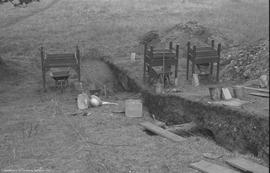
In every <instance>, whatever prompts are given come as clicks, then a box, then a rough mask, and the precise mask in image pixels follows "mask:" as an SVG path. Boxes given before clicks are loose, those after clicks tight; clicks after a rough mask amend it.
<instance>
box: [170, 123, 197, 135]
mask: <svg viewBox="0 0 270 173" xmlns="http://www.w3.org/2000/svg"><path fill="white" fill-rule="evenodd" d="M196 127H197V125H196V123H194V122H190V123H184V124H178V125H172V126H169V127H167V128H166V130H168V131H170V132H172V133H175V132H179V131H190V130H191V129H195V128H196Z"/></svg>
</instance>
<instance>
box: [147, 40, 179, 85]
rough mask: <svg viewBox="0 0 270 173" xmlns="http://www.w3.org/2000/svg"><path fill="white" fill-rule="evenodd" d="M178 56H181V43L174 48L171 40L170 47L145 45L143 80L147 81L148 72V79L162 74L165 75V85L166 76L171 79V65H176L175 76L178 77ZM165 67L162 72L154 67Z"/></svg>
mask: <svg viewBox="0 0 270 173" xmlns="http://www.w3.org/2000/svg"><path fill="white" fill-rule="evenodd" d="M178 57H179V45H176V48H173V43H172V42H170V45H169V49H154V48H153V47H152V46H150V49H148V45H147V44H145V45H144V65H143V80H144V81H145V78H146V72H148V76H149V78H148V81H150V80H151V78H154V79H157V78H159V77H160V76H162V77H163V82H164V86H165V80H166V77H167V79H168V80H169V78H168V77H169V75H170V74H171V71H170V69H171V66H175V71H174V76H175V78H177V73H178ZM157 66H159V67H163V71H162V72H157V71H156V70H155V69H154V68H153V67H157Z"/></svg>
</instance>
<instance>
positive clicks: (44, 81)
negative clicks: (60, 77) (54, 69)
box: [42, 70, 46, 92]
mask: <svg viewBox="0 0 270 173" xmlns="http://www.w3.org/2000/svg"><path fill="white" fill-rule="evenodd" d="M42 80H43V91H44V92H46V76H45V71H44V70H42Z"/></svg>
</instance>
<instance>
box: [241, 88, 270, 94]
mask: <svg viewBox="0 0 270 173" xmlns="http://www.w3.org/2000/svg"><path fill="white" fill-rule="evenodd" d="M244 88H245V89H248V90H254V91H260V92H266V93H269V89H262V88H253V87H244Z"/></svg>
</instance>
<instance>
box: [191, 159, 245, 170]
mask: <svg viewBox="0 0 270 173" xmlns="http://www.w3.org/2000/svg"><path fill="white" fill-rule="evenodd" d="M190 167H192V168H194V169H196V170H199V171H201V172H203V173H240V172H238V171H235V170H232V169H230V168H226V167H223V166H219V165H216V164H213V163H211V162H207V161H204V160H201V161H199V162H196V163H192V164H190Z"/></svg>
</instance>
